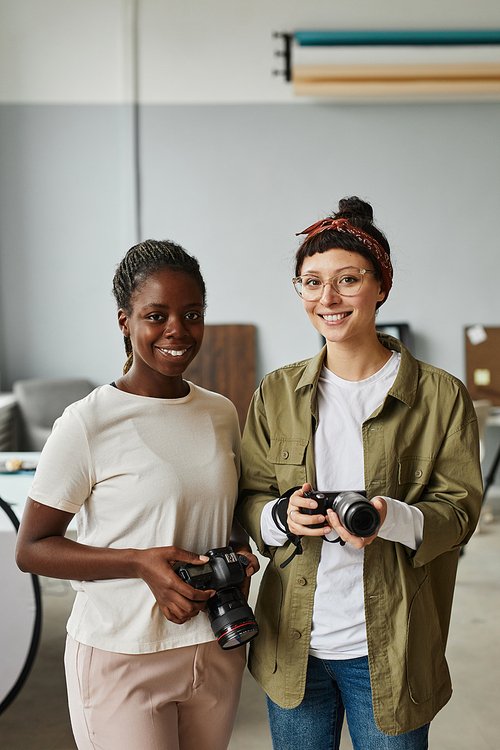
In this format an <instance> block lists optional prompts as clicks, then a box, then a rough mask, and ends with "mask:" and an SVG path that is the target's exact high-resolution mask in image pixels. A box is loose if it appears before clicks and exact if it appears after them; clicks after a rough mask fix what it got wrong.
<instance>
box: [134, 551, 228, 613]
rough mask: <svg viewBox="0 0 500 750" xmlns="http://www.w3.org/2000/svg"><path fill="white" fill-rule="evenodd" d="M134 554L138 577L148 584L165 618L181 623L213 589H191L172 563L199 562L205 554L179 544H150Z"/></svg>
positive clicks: (200, 608)
mask: <svg viewBox="0 0 500 750" xmlns="http://www.w3.org/2000/svg"><path fill="white" fill-rule="evenodd" d="M137 553H138V572H139V576H140V578H142V579H143V581H145V582H146V583H147V584H148V586H149V588H150V589H151V591H152V592H153V596H154V597H155V599H156V601H157V602H158V605H159V607H160V609H161V611H162V612H163V614H164V615H165V617H166V618H167V620H170V622H175V623H176V624H177V625H182V624H183V623H185V622H187V621H188V620H191V619H192V618H193V617H196V615H197V614H198V612H199V611H200V610H202V609H205V605H206V603H207V600H208V599H210V597H211V596H212V595H213V594H214V593H215V592H214V591H213V590H210V591H199V590H198V589H194V588H192V586H189V585H188V584H187V583H185V582H184V581H183V580H182V579H181V578H179V576H178V575H177V573H175V571H174V569H173V567H174V565H175V563H176V562H184V563H190V564H191V565H203V564H204V563H206V562H208V557H206V556H205V555H197V554H195V553H194V552H188V551H187V550H184V549H181V548H180V547H152V548H150V549H145V550H137Z"/></svg>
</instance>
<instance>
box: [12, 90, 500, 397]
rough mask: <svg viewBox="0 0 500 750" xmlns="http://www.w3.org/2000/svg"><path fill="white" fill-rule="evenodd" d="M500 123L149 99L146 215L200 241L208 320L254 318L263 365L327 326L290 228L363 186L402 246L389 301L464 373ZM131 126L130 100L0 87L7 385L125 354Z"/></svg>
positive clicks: (450, 115)
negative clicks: (310, 301) (315, 321)
mask: <svg viewBox="0 0 500 750" xmlns="http://www.w3.org/2000/svg"><path fill="white" fill-rule="evenodd" d="M499 125H500V104H499V103H464V104H458V103H455V104H451V103H449V104H420V105H419V104H377V105H376V104H374V105H361V104H359V105H356V104H333V103H331V104H319V103H308V104H305V105H296V104H274V105H273V104H260V105H259V104H241V105H230V104H225V105H148V106H144V107H142V108H141V153H142V169H141V174H142V204H143V216H142V227H143V231H142V234H143V237H146V236H150V237H158V238H163V237H169V238H172V239H174V240H176V241H178V242H181V243H182V244H184V245H185V246H186V247H187V249H188V250H190V251H191V252H193V253H194V254H196V255H197V256H198V258H199V259H200V262H201V264H202V268H203V270H204V272H205V276H206V279H207V284H208V290H209V308H208V322H209V323H216V322H217V323H225V322H239V323H253V324H255V325H256V326H257V328H258V349H259V351H258V356H259V374H263V373H264V372H265V371H269V370H270V369H273V368H275V367H277V366H279V365H281V364H284V363H286V362H290V361H293V360H296V359H299V358H303V357H306V356H309V355H310V354H312V353H314V352H315V351H316V350H317V346H318V340H317V334H316V332H315V331H314V330H313V329H312V328H311V327H310V324H309V323H308V321H307V319H306V317H305V315H304V313H303V311H302V309H301V303H300V300H299V299H298V297H296V295H295V293H294V291H293V289H292V287H291V284H290V278H291V276H292V263H291V258H292V256H293V252H294V250H295V248H296V247H297V243H298V240H296V238H295V236H294V233H295V232H296V231H299V230H301V229H303V228H304V227H305V226H307V225H308V224H310V223H312V222H313V221H315V220H316V219H318V218H321V217H323V216H324V215H326V214H327V213H329V212H330V211H331V210H332V208H334V206H335V205H336V202H337V200H338V199H339V198H340V197H342V196H344V195H346V194H352V193H357V194H358V195H360V196H362V197H365V198H367V199H368V200H370V201H371V202H372V204H373V205H374V209H375V214H376V217H377V218H378V220H379V223H380V225H381V227H382V228H383V229H384V230H385V231H386V233H387V234H388V237H389V240H390V242H391V244H392V248H393V258H394V264H395V274H396V279H395V286H394V288H393V291H392V292H391V296H390V298H389V301H388V302H387V304H386V305H384V307H383V308H382V310H381V313H380V321H381V322H389V321H406V322H409V323H410V325H411V326H412V328H413V329H414V332H415V334H416V353H417V355H418V356H420V357H421V358H423V359H426V360H427V361H430V362H432V363H433V364H436V365H438V366H441V367H444V368H445V369H447V370H449V371H451V372H453V373H454V374H456V375H458V376H460V377H464V354H463V352H464V345H463V327H464V326H466V325H470V324H473V323H476V322H481V323H483V324H486V325H496V324H498V323H499V322H500V303H499V295H498V291H497V287H498V277H499V276H500V255H499V253H498V238H497V235H496V228H495V224H496V214H497V207H498V205H499V204H500V184H499V180H498V174H499V173H500V169H499V167H500V150H499V147H498V132H499ZM130 137H131V136H130V109H129V108H128V107H127V106H126V105H83V104H81V105H15V104H3V105H0V272H1V281H0V284H1V286H0V305H1V322H0V327H1V335H2V336H3V347H2V361H1V377H2V381H1V386H2V389H3V390H6V389H8V388H9V387H10V385H11V383H12V382H13V381H14V380H15V379H18V378H22V377H34V376H46V375H85V376H87V377H90V378H91V379H93V380H94V381H95V382H96V383H99V382H105V381H109V380H110V379H112V378H114V377H116V376H117V375H118V374H119V372H120V369H121V365H122V362H123V355H122V341H121V337H120V334H119V331H118V328H117V326H116V322H115V318H116V316H115V310H114V303H113V300H112V298H111V296H110V292H109V290H110V287H111V279H112V276H113V272H114V268H115V266H116V264H117V263H118V261H119V260H120V258H121V256H122V255H123V253H124V252H125V251H126V249H127V248H128V247H129V246H130V245H132V244H133V243H134V242H135V235H134V228H133V221H132V203H131V169H132V161H131V149H130V144H131V141H130Z"/></svg>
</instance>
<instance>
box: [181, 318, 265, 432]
mask: <svg viewBox="0 0 500 750" xmlns="http://www.w3.org/2000/svg"><path fill="white" fill-rule="evenodd" d="M185 378H186V379H187V380H191V381H192V382H193V383H196V384H197V385H200V386H201V387H202V388H207V389H208V390H209V391H215V392H216V393H221V394H222V395H223V396H226V397H227V398H229V399H231V401H232V402H233V404H234V405H235V406H236V409H237V411H238V417H239V420H240V427H241V429H243V426H244V424H245V420H246V416H247V411H248V406H249V404H250V399H251V398H252V395H253V392H254V390H255V387H256V382H255V326H253V325H236V324H235V325H208V326H205V335H204V338H203V345H202V347H201V350H200V352H199V354H198V356H197V357H196V359H195V360H194V362H193V363H192V364H191V365H190V366H189V367H188V369H187V370H186V373H185Z"/></svg>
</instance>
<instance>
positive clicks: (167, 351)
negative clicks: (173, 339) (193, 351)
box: [161, 349, 187, 357]
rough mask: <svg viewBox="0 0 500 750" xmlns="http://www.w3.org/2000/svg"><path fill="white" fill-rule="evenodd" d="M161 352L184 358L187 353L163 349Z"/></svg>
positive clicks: (182, 350) (183, 350)
mask: <svg viewBox="0 0 500 750" xmlns="http://www.w3.org/2000/svg"><path fill="white" fill-rule="evenodd" d="M161 351H162V352H166V353H167V354H171V355H172V357H182V355H183V354H185V353H186V352H187V349H162V350H161Z"/></svg>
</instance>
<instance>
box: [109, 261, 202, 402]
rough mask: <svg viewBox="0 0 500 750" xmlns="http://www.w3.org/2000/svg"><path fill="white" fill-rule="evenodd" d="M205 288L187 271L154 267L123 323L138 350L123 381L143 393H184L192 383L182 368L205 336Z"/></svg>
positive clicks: (164, 395) (123, 313) (167, 395)
mask: <svg viewBox="0 0 500 750" xmlns="http://www.w3.org/2000/svg"><path fill="white" fill-rule="evenodd" d="M203 314H204V304H203V293H202V290H201V289H200V287H199V285H198V284H197V282H196V281H195V279H193V277H192V276H190V275H189V274H187V273H184V272H183V271H171V270H167V269H165V270H162V271H155V272H154V273H152V274H151V275H150V276H148V277H147V279H146V280H145V281H144V283H143V284H141V285H140V286H139V287H138V289H137V290H136V291H135V292H134V293H133V295H132V298H131V312H130V314H127V313H126V311H125V310H119V311H118V323H119V326H120V329H121V331H122V333H123V335H124V336H127V337H129V338H130V341H131V343H132V348H133V352H134V358H133V364H132V367H131V369H130V370H129V372H128V373H127V374H126V375H125V376H124V377H123V378H121V380H120V381H118V385H119V387H121V384H123V385H126V390H129V391H131V392H133V393H137V394H139V395H144V396H153V397H158V398H179V397H181V396H184V395H186V393H187V387H186V384H185V382H184V381H183V379H182V373H183V372H184V370H185V369H186V368H187V366H188V365H189V364H190V363H191V362H192V361H193V359H194V358H195V357H196V355H197V354H198V351H199V349H200V346H201V342H202V340H203V330H204V320H203Z"/></svg>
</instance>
